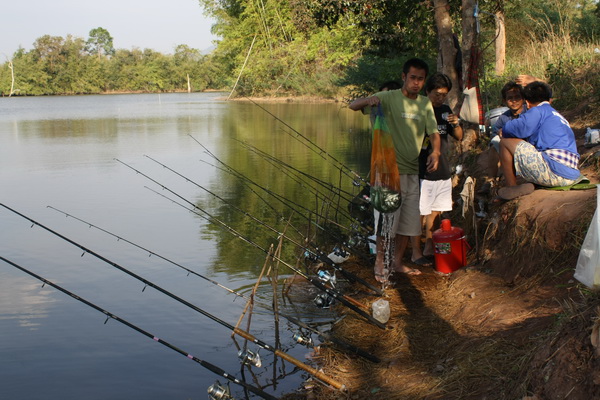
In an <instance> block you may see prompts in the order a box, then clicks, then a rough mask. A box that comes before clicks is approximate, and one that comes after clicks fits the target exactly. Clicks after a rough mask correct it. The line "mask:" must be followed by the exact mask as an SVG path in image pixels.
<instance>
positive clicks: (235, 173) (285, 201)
mask: <svg viewBox="0 0 600 400" xmlns="http://www.w3.org/2000/svg"><path fill="white" fill-rule="evenodd" d="M190 136H191V135H190ZM191 137H192V138H193V139H194V140H195V141H196V143H198V144H199V145H200V146H202V148H203V149H204V150H205V151H206V153H207V154H208V155H210V156H211V157H212V158H213V159H214V160H215V161H217V162H218V163H219V164H221V165H223V166H224V167H225V168H226V169H227V170H228V172H229V173H231V174H232V175H233V176H235V177H237V178H238V179H242V180H244V181H246V182H249V183H250V184H252V185H254V186H256V187H258V188H259V189H261V190H262V191H264V192H265V193H267V194H270V195H271V196H273V197H274V198H275V199H276V200H278V201H279V202H280V203H281V204H283V205H284V206H286V207H288V208H290V209H291V210H293V211H295V212H296V213H298V215H300V216H302V217H304V218H306V219H307V220H308V221H309V222H310V219H309V218H308V217H307V216H306V215H304V214H303V213H302V212H300V211H298V209H297V208H294V207H292V205H291V204H293V205H294V206H296V207H299V208H300V209H302V210H304V211H307V212H308V213H311V214H315V215H316V216H317V217H319V218H321V219H323V220H324V221H326V222H329V223H331V224H333V225H335V226H337V227H338V228H340V229H344V230H347V231H349V230H350V228H348V227H346V226H343V225H341V224H339V223H337V222H336V221H333V220H331V219H329V218H328V217H327V216H325V215H322V214H319V213H317V212H316V211H313V210H310V209H308V208H307V207H305V206H303V205H301V204H298V203H297V202H295V201H293V200H290V199H287V198H285V197H283V196H282V195H280V194H278V193H275V192H274V191H272V190H270V189H267V188H266V187H264V186H262V185H260V184H258V183H256V182H255V181H253V180H252V179H250V178H248V177H247V176H246V175H244V174H242V173H241V172H238V171H236V170H235V169H234V168H232V167H230V166H229V165H227V164H226V163H225V162H223V161H221V160H220V159H219V158H218V157H217V156H216V155H214V154H213V153H212V152H211V151H210V150H208V149H207V148H206V146H204V145H203V144H202V143H200V142H199V141H198V140H196V138H194V137H193V136H191ZM316 226H317V227H318V228H319V229H321V230H322V231H323V232H326V233H328V234H331V233H329V232H327V229H325V227H322V226H320V225H318V224H316ZM336 239H338V240H339V238H336Z"/></svg>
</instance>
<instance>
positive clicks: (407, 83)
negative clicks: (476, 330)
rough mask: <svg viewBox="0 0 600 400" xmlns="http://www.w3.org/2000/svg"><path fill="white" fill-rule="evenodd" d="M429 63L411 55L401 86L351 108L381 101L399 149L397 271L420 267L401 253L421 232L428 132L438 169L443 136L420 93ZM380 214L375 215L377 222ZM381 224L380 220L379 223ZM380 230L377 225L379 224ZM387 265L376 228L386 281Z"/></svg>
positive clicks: (378, 274)
mask: <svg viewBox="0 0 600 400" xmlns="http://www.w3.org/2000/svg"><path fill="white" fill-rule="evenodd" d="M428 73H429V67H428V66H427V63H426V62H425V61H423V60H421V59H418V58H411V59H410V60H408V61H407V62H406V63H404V67H403V68H402V81H403V84H402V88H401V89H400V90H389V91H385V92H378V93H375V95H373V96H371V97H363V98H360V99H356V100H354V101H353V102H352V103H351V104H350V106H349V107H350V109H351V110H354V111H358V110H362V109H363V108H365V107H367V106H377V105H379V104H381V107H382V110H383V114H384V116H385V119H386V122H387V125H388V127H389V130H390V132H391V134H392V138H393V141H394V148H395V150H396V163H397V164H398V171H399V172H400V195H401V198H402V204H401V206H400V208H399V209H398V210H397V211H396V212H395V213H394V224H393V226H392V228H391V234H392V235H393V236H394V239H395V240H394V241H395V257H394V260H393V265H392V268H393V269H394V270H395V271H396V272H400V273H405V274H409V275H419V274H420V273H421V271H419V270H418V269H413V268H409V267H407V266H405V265H404V264H403V263H402V256H403V254H404V251H405V250H406V246H407V244H408V239H409V237H410V236H419V235H421V218H420V215H419V153H420V152H421V147H422V145H423V138H424V137H425V135H429V137H430V141H431V146H432V152H431V154H430V155H429V158H428V159H427V171H428V172H433V171H435V170H436V169H437V166H438V159H439V156H440V136H439V133H438V131H437V122H436V119H435V113H434V111H433V106H432V105H431V102H430V101H429V99H428V98H427V97H426V96H421V95H420V94H419V93H420V92H421V90H422V89H423V86H424V85H425V80H426V79H427V74H428ZM378 219H379V216H377V215H376V225H377V220H378ZM379 225H381V224H379ZM376 230H377V227H376ZM386 267H387V266H386V265H384V249H383V236H382V234H381V232H379V231H377V257H376V260H375V279H377V280H378V281H379V282H385V281H387V278H388V273H387V271H386V270H385V268H386Z"/></svg>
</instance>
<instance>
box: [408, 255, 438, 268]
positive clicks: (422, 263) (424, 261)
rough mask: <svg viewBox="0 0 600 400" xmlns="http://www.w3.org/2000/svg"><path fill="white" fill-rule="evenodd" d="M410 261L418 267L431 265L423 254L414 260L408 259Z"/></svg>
mask: <svg viewBox="0 0 600 400" xmlns="http://www.w3.org/2000/svg"><path fill="white" fill-rule="evenodd" d="M410 262H412V263H413V264H416V265H418V266H420V267H431V266H432V265H433V263H432V262H431V260H430V259H429V258H427V257H425V256H423V257H421V258H417V259H416V260H410Z"/></svg>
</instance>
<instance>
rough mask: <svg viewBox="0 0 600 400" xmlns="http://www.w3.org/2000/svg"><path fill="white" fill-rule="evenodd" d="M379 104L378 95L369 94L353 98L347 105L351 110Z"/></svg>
mask: <svg viewBox="0 0 600 400" xmlns="http://www.w3.org/2000/svg"><path fill="white" fill-rule="evenodd" d="M378 104H379V97H377V96H371V97H361V98H358V99H356V100H354V101H353V102H352V103H350V105H349V106H348V107H349V108H350V109H351V110H353V111H360V110H362V109H363V108H365V107H366V106H376V105H378Z"/></svg>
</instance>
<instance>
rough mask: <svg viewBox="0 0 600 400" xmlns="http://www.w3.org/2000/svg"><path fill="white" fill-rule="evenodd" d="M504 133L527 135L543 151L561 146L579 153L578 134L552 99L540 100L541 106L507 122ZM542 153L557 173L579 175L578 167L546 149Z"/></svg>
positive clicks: (568, 176)
mask: <svg viewBox="0 0 600 400" xmlns="http://www.w3.org/2000/svg"><path fill="white" fill-rule="evenodd" d="M502 136H503V137H505V138H511V137H512V138H519V139H524V140H526V141H527V142H529V143H531V144H532V145H533V146H534V147H535V148H536V149H537V150H538V151H541V152H543V151H545V150H549V149H559V150H567V151H570V152H571V153H574V154H577V155H579V153H577V144H576V143H575V134H574V133H573V130H572V129H571V127H570V126H569V122H568V121H567V120H566V119H565V117H563V116H562V115H560V114H559V113H558V111H556V110H555V109H554V108H552V106H551V105H550V103H548V102H543V103H540V104H539V105H538V106H536V107H533V108H531V109H529V110H527V112H526V113H525V114H523V115H521V116H520V117H519V118H516V119H513V120H511V121H508V122H506V124H505V125H504V128H503V129H502ZM542 157H543V158H544V160H545V161H546V163H547V164H548V166H549V167H550V170H551V171H552V172H554V173H555V174H557V175H559V176H562V177H563V178H566V179H576V178H577V177H579V175H580V173H579V170H578V169H574V168H569V167H567V166H566V165H564V164H561V163H560V162H558V161H555V160H553V159H552V158H550V157H549V156H548V155H547V154H545V153H542Z"/></svg>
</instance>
